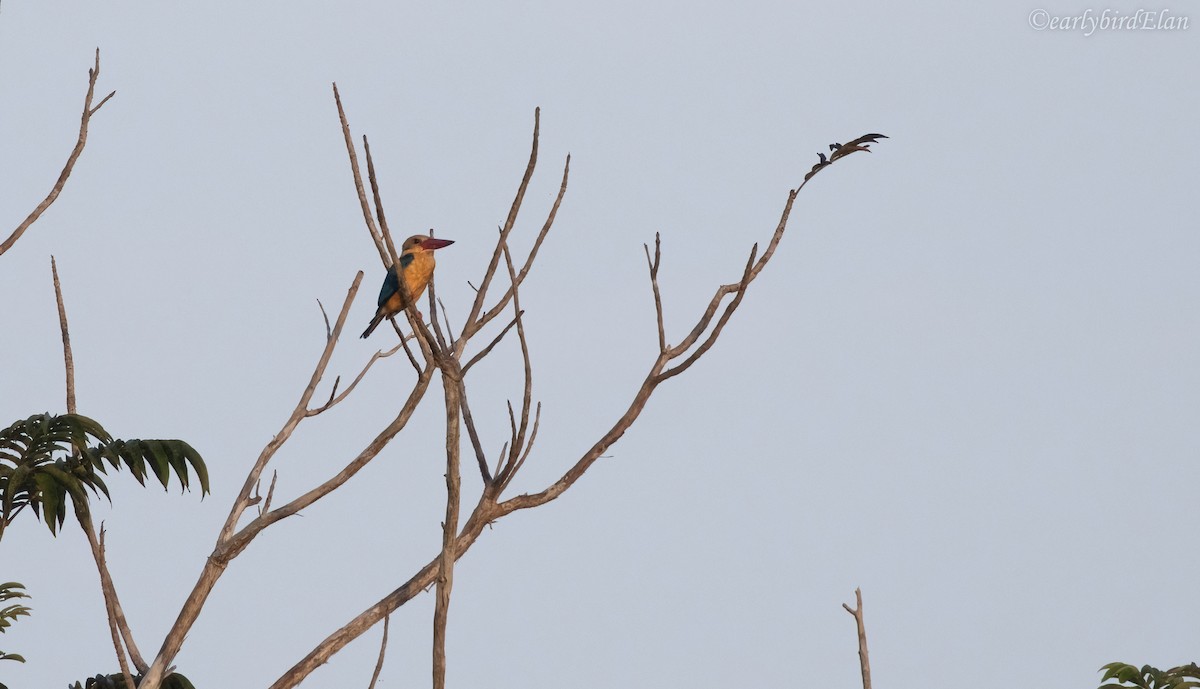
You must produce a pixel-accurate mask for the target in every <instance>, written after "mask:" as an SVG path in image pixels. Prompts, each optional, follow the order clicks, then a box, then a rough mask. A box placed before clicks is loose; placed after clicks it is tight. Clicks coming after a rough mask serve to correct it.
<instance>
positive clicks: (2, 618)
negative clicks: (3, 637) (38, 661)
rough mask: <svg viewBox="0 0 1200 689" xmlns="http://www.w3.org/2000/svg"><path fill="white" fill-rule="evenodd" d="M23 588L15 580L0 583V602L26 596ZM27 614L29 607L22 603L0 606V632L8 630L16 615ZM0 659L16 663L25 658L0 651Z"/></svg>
mask: <svg viewBox="0 0 1200 689" xmlns="http://www.w3.org/2000/svg"><path fill="white" fill-rule="evenodd" d="M24 588H25V587H24V586H22V585H21V584H18V583H17V582H15V581H8V582H5V583H3V584H0V603H4V602H5V601H10V600H13V599H16V598H28V597H29V594H27V593H25V592H24V591H23V590H22V589H24ZM28 616H29V608H28V607H27V606H24V605H15V604H14V605H6V606H4V607H0V634H3V633H4V632H6V631H8V628H9V627H11V626H12V624H13V622H16V621H17V618H18V617H28ZM0 660H15V661H17V662H18V663H23V662H25V658H23V657H21V656H20V655H18V654H16V653H5V652H4V651H0ZM0 687H3V685H0Z"/></svg>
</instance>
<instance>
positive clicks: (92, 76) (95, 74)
mask: <svg viewBox="0 0 1200 689" xmlns="http://www.w3.org/2000/svg"><path fill="white" fill-rule="evenodd" d="M99 79H100V49H99V48H96V63H95V65H93V66H92V68H91V69H89V70H88V87H87V95H86V96H85V97H84V99H83V115H82V117H81V118H80V121H79V138H78V139H76V140H75V148H73V149H71V155H69V156H67V163H66V165H64V166H63V169H62V172H60V173H59V174H58V180H57V181H56V182H55V183H54V187H53V188H52V189H50V193H49V194H47V195H46V198H44V199H42V202H41V203H39V204H38V205H37V207H36V208H34V209H33V212H32V213H30V214H29V215H28V216H27V217H26V218H25V219H24V220H23V221H21V224H20V225H17V229H15V230H13V233H12V234H11V235H9V237H8V239H5V240H4V241H3V242H0V255H3V254H4V252H6V251H8V250H9V249H11V248H12V246H13V244H16V243H17V240H18V239H20V238H21V235H23V234H25V230H28V229H29V226H30V225H32V224H33V223H35V222H37V219H38V218H40V217H42V213H45V212H46V209H47V208H49V207H50V204H52V203H54V201H55V199H57V198H58V195H59V194H61V193H62V190H63V187H64V186H66V184H67V178H68V177H70V176H71V171H72V170H74V169H75V161H77V160H79V155H80V154H81V153H83V147H84V146H85V145H86V144H87V135H88V125H90V124H91V122H92V115H95V114H96V113H97V112H98V111H99V110H100V108H102V107H104V104H105V103H107V102H108V99H109V98H112V97H113V96H115V95H117V92H116V91H113V92H111V93H109V94H108V95H107V96H105V97H103V98H101V99H100V102H99V103H96V105H92V100H93V98H94V97H95V95H96V82H97V80H99Z"/></svg>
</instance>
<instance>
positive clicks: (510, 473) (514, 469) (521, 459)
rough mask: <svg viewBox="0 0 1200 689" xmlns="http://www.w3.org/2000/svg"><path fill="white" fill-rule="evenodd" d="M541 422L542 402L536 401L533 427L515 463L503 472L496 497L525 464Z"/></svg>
mask: <svg viewBox="0 0 1200 689" xmlns="http://www.w3.org/2000/svg"><path fill="white" fill-rule="evenodd" d="M541 422H542V403H541V402H538V403H537V408H536V410H535V411H534V414H533V428H532V429H531V430H530V431H529V441H528V442H526V443H525V451H524V452H522V453H521V456H520V457H519V458H517V462H516V464H514V465H513V466H512V468H510V469H509V470H508V471H506V472H505V474H504V481H503V483H502V484H501V485H500V487H499V489H497V491H496V495H497V497H498V496H499V495H500V493H502V492H504V489H505V488H508V484H510V483H512V480H513V477H514V476H516V475H517V472H518V471H520V470H521V467H522V466H524V464H525V460H526V459H527V458H528V457H529V453H530V452H532V451H533V443H534V441H536V440H537V433H538V426H539V425H541Z"/></svg>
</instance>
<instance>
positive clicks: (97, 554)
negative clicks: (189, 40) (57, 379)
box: [50, 106, 146, 686]
mask: <svg viewBox="0 0 1200 689" xmlns="http://www.w3.org/2000/svg"><path fill="white" fill-rule="evenodd" d="M96 107H99V106H96ZM50 274H51V276H52V278H53V281H54V298H55V301H56V302H57V303H58V326H59V329H60V330H61V331H62V341H63V366H64V368H65V369H66V381H67V383H66V387H67V413H68V414H75V413H77V411H76V408H75V357H74V356H73V355H72V354H71V331H70V328H69V326H68V324H67V307H66V304H65V302H64V301H63V294H62V283H61V282H60V281H59V279H58V264H57V263H56V262H55V260H54V257H53V256H51V257H50ZM75 517H76V519H77V520H78V522H79V526H80V528H82V529H83V532H84V534H85V535H86V536H87V540H88V546H89V547H90V548H91V551H92V559H93V560H94V561H95V563H96V569H97V571H98V572H99V574H100V592H101V594H102V595H103V597H104V609H105V612H106V613H107V617H108V626H109V631H110V632H111V634H112V637H113V646H114V647H115V649H116V653H117V663H118V664H119V665H120V667H121V670H122V672H123V673H124V674H125V675H126V676H128V674H129V667H128V663H127V662H126V660H125V652H126V651H125V648H127V649H128V652H129V657H130V658H131V659H132V660H133V662H134V666H135V667H137V669H138V670H139V671H143V670H145V669H146V661H145V660H143V659H142V654H141V653H140V652H138V648H137V644H135V643H134V641H133V634H132V632H130V630H129V623H128V622H127V621H126V620H125V611H124V610H123V609H122V608H121V601H120V599H118V598H117V588H116V586H115V585H114V584H113V580H112V574H110V573H109V571H108V563H107V562H106V561H105V559H104V528H103V527H101V529H100V535H99V537H97V535H96V528H95V526H94V525H93V524H92V517H91V512H90V511H89V510H88V508H87V504H86V503H82V502H79V501H76V502H75ZM121 639H124V642H125V648H122V646H121ZM131 686H132V682H131Z"/></svg>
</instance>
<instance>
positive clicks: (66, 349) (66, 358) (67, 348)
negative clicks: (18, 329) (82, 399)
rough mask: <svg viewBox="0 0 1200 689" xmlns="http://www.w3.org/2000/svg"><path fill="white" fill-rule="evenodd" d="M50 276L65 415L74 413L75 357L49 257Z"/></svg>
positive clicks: (56, 277) (60, 287)
mask: <svg viewBox="0 0 1200 689" xmlns="http://www.w3.org/2000/svg"><path fill="white" fill-rule="evenodd" d="M50 274H51V275H52V276H53V277H54V298H55V300H56V301H58V328H59V330H61V331H62V343H63V364H64V365H65V367H66V369H67V413H68V414H74V413H75V357H74V356H73V355H72V354H71V332H70V330H69V329H68V328H67V307H66V306H65V305H64V304H63V295H62V284H60V283H59V281H58V264H56V263H55V262H54V256H51V257H50Z"/></svg>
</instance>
